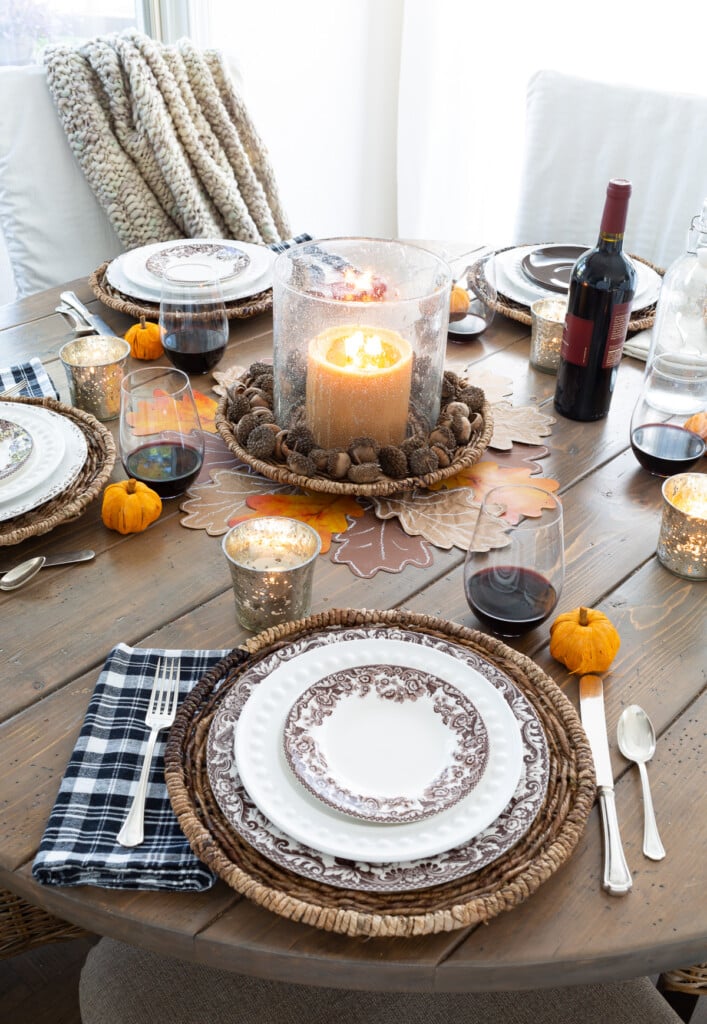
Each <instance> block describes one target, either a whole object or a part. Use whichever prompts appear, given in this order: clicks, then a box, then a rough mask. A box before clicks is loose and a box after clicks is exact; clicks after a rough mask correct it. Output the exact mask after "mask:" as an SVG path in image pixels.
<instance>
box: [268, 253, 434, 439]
mask: <svg viewBox="0 0 707 1024" xmlns="http://www.w3.org/2000/svg"><path fill="white" fill-rule="evenodd" d="M450 288H451V270H450V268H449V265H448V264H447V262H446V261H445V260H443V259H442V258H441V257H440V256H438V255H437V254H436V253H433V252H430V251H428V250H427V249H424V248H421V247H419V246H416V245H409V244H406V243H403V242H397V241H392V240H388V239H379V238H327V239H322V240H319V241H312V242H302V243H300V244H299V245H295V246H292V248H290V249H287V250H286V251H285V252H283V253H281V255H280V256H279V257H278V259H277V261H276V262H275V266H274V268H273V338H274V340H273V364H274V365H273V370H274V413H275V421H276V422H277V423H278V424H279V425H280V426H281V427H283V428H291V427H293V426H295V425H302V426H304V427H307V428H308V429H309V430H311V432H312V434H313V435H314V439H315V442H316V445H317V447H318V448H323V449H326V450H329V451H332V450H345V449H347V448H348V447H349V445H350V442H351V441H352V440H354V439H355V438H361V437H367V438H372V439H374V440H375V441H377V442H378V443H379V444H380V445H399V444H400V443H401V442H402V441H403V440H404V439H405V437H406V436H407V435H408V434H411V433H414V432H416V431H419V432H421V433H427V432H429V431H430V430H431V429H432V428H433V427H434V425H435V423H436V422H437V418H438V416H439V410H440V402H441V396H442V376H443V373H444V356H445V352H446V345H447V327H448V324H449V293H450Z"/></svg>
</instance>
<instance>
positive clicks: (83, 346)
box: [59, 334, 130, 422]
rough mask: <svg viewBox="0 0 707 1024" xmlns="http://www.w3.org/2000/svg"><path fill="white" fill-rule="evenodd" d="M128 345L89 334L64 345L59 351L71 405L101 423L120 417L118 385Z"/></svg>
mask: <svg viewBox="0 0 707 1024" xmlns="http://www.w3.org/2000/svg"><path fill="white" fill-rule="evenodd" d="M129 355H130V345H129V344H128V342H127V341H125V340H124V339H123V338H115V337H112V336H111V335H105V334H92V335H90V336H89V337H84V338H76V339H75V340H74V341H68V342H67V343H66V344H65V345H63V346H62V348H61V350H60V351H59V356H60V358H61V361H62V363H63V364H64V370H65V371H66V379H67V381H68V384H69V392H70V394H71V404H72V405H75V406H76V408H77V409H83V411H84V412H90V413H91V414H92V415H93V416H95V417H96V419H98V420H101V421H103V422H105V421H108V420H115V419H117V418H118V416H119V415H120V385H121V383H122V380H123V377H124V376H125V364H126V362H127V359H128V356H129Z"/></svg>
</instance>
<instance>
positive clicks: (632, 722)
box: [616, 704, 665, 860]
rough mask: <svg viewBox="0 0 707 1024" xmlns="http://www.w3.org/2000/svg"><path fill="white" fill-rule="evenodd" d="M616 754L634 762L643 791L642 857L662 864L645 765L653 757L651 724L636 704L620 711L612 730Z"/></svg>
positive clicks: (662, 854)
mask: <svg viewBox="0 0 707 1024" xmlns="http://www.w3.org/2000/svg"><path fill="white" fill-rule="evenodd" d="M616 735H617V739H618V741H619V750H620V751H621V753H622V754H623V755H624V757H625V758H627V759H628V760H629V761H635V762H636V764H637V765H638V770H639V772H640V773H641V789H642V790H643V808H644V818H643V853H644V854H645V856H646V857H650V859H651V860H662V859H663V857H664V856H665V848H664V846H663V844H662V843H661V841H660V836H659V835H658V826H657V824H656V820H655V812H654V810H653V800H652V798H651V789H650V785H649V783H648V770H647V769H646V761H650V759H651V758H652V757H653V754H654V753H655V732H654V730H653V724H652V722H651V720H650V718H649V717H648V715H647V714H646V713H645V711H644V710H643V708H641V707H639V706H638V704H630V705H629V706H628V707H627V708H626V709H625V711H623V713H622V715H621V718H619V724H618V726H617V728H616Z"/></svg>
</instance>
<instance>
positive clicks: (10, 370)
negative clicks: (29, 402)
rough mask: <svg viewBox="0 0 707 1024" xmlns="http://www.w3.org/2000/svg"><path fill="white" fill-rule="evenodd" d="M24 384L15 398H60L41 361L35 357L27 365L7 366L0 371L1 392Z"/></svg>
mask: <svg viewBox="0 0 707 1024" xmlns="http://www.w3.org/2000/svg"><path fill="white" fill-rule="evenodd" d="M20 381H23V382H24V385H25V386H24V387H23V388H22V391H20V393H19V395H15V396H14V397H15V398H19V397H25V398H45V397H47V398H58V397H59V394H58V392H57V390H56V388H55V387H54V385H53V384H52V382H51V379H50V377H49V374H48V373H47V371H46V370H45V369H44V366H43V365H42V362H41V360H40V359H37V357H36V356H34V357H33V358H32V359H30V360H29V362H27V363H18V365H17V366H6V367H4V369H0V392H2V391H6V390H7V389H8V388H10V387H12V385H13V384H18V383H19V382H20Z"/></svg>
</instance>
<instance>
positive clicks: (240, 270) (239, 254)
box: [145, 241, 250, 281]
mask: <svg viewBox="0 0 707 1024" xmlns="http://www.w3.org/2000/svg"><path fill="white" fill-rule="evenodd" d="M249 264H250V256H248V254H247V253H246V252H244V251H243V249H240V248H237V247H236V246H235V245H224V244H218V245H217V244H216V243H215V242H201V241H187V242H180V243H178V244H177V245H170V246H168V247H167V248H166V249H163V250H162V251H161V252H155V253H153V254H152V255H151V256H148V258H147V259H146V260H145V268H146V270H147V271H148V272H149V273H150V274H152V275H153V276H154V277H156V278H159V279H162V278H163V277H164V275H165V271H166V270H167V268H168V267H169V268H170V270H171V269H173V268H175V269H176V268H179V272H180V273H179V279H180V280H181V281H201V280H203V268H204V267H208V269H209V272H210V274H211V277H212V278H213V279H214V280H217V281H228V280H230V279H231V278H233V277H236V276H237V275H239V274H245V272H246V270H247V268H248V265H249ZM197 267H198V268H200V271H201V272H200V273H197V272H196V268H197Z"/></svg>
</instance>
